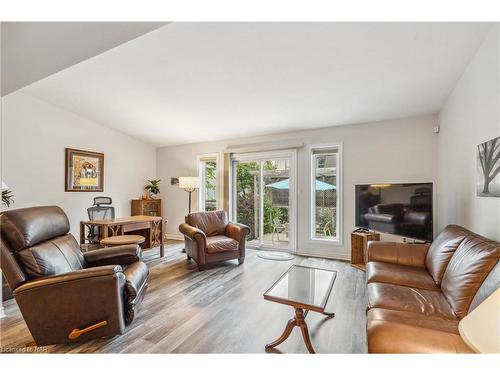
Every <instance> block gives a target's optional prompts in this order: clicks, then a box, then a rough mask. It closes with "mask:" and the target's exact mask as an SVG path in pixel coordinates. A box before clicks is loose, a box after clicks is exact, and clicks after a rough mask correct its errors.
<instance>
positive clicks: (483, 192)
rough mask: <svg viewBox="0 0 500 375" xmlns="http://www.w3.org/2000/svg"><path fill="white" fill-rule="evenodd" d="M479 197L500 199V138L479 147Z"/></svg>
mask: <svg viewBox="0 0 500 375" xmlns="http://www.w3.org/2000/svg"><path fill="white" fill-rule="evenodd" d="M477 177H478V178H477V196H479V197H497V198H500V137H496V138H493V139H490V140H489V141H488V142H484V143H481V144H480V145H479V146H477Z"/></svg>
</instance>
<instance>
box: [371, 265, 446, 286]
mask: <svg viewBox="0 0 500 375" xmlns="http://www.w3.org/2000/svg"><path fill="white" fill-rule="evenodd" d="M366 282H367V283H371V282H380V283H387V284H395V285H404V286H409V287H414V288H420V289H429V290H439V286H437V285H436V283H435V282H434V280H433V278H432V277H431V275H429V273H428V272H427V270H426V269H425V268H422V267H413V266H406V265H401V264H394V263H385V262H368V264H367V266H366Z"/></svg>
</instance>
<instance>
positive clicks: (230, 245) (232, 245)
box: [207, 236, 240, 254]
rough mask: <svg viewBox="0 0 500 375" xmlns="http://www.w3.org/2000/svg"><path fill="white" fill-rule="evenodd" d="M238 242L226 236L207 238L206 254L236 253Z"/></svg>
mask: <svg viewBox="0 0 500 375" xmlns="http://www.w3.org/2000/svg"><path fill="white" fill-rule="evenodd" d="M239 246H240V244H239V242H238V241H236V240H234V239H232V238H230V237H226V236H212V237H207V253H209V254H214V253H222V252H224V251H238V249H239Z"/></svg>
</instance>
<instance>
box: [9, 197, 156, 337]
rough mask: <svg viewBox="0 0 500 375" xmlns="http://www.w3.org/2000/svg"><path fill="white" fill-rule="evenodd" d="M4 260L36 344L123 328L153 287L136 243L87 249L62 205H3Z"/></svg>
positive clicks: (101, 333) (100, 333)
mask: <svg viewBox="0 0 500 375" xmlns="http://www.w3.org/2000/svg"><path fill="white" fill-rule="evenodd" d="M0 221H1V234H2V236H1V242H0V243H1V266H2V272H3V274H4V275H5V278H6V279H7V282H8V284H9V287H10V288H11V290H12V291H13V294H14V297H15V299H16V302H17V304H18V306H19V309H20V310H21V313H22V315H23V318H24V320H25V322H26V325H27V326H28V329H29V330H30V332H31V335H32V336H33V339H34V340H35V342H36V344H37V345H40V346H43V345H51V344H61V343H70V342H74V341H80V340H88V339H92V338H97V337H103V336H114V335H117V334H122V333H123V332H124V331H125V327H126V326H128V325H129V324H130V323H131V322H132V321H133V319H134V315H135V313H136V310H137V307H138V306H139V304H140V302H141V301H142V299H143V297H144V294H145V292H146V289H147V285H148V284H147V277H148V274H149V271H148V268H147V266H146V264H145V263H144V262H142V261H141V259H140V249H139V247H138V246H137V245H125V246H116V247H110V248H106V249H99V250H94V251H89V252H86V253H82V252H81V250H80V248H79V246H78V244H77V242H76V240H75V238H74V237H73V236H72V235H71V234H70V233H68V232H69V221H68V218H67V216H66V214H65V213H64V211H63V210H62V209H61V208H59V207H56V206H45V207H31V208H23V209H18V210H11V211H5V212H3V213H1V216H0Z"/></svg>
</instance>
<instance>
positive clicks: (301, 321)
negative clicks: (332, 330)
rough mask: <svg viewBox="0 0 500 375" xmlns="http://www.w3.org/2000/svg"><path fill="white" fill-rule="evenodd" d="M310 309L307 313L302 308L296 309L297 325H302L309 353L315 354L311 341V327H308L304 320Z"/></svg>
mask: <svg viewBox="0 0 500 375" xmlns="http://www.w3.org/2000/svg"><path fill="white" fill-rule="evenodd" d="M307 313H308V311H307V310H306V311H305V313H304V311H303V310H302V309H295V321H296V325H297V326H299V327H300V331H301V332H302V338H303V339H304V343H305V344H306V348H307V350H309V353H312V354H314V353H315V352H314V348H313V346H312V343H311V338H310V337H309V329H308V328H307V323H306V321H305V320H304V319H305V317H306V316H307Z"/></svg>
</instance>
